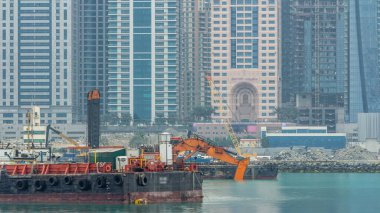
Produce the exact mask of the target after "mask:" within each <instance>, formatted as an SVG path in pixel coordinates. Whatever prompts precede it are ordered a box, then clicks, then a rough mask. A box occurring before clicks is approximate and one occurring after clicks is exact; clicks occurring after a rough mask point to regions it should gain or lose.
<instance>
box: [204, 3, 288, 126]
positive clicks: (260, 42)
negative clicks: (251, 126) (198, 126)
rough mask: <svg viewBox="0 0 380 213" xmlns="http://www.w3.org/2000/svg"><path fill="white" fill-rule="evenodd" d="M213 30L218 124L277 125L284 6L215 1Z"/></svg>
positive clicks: (215, 100)
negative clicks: (222, 122)
mask: <svg viewBox="0 0 380 213" xmlns="http://www.w3.org/2000/svg"><path fill="white" fill-rule="evenodd" d="M210 24H211V78H212V79H213V82H214V85H215V88H216V90H217V91H216V92H215V93H214V96H212V97H211V103H212V106H213V107H214V109H215V110H216V111H215V113H214V115H213V118H214V119H215V120H220V119H225V118H230V119H232V121H243V122H247V121H270V120H275V119H276V114H275V113H274V110H275V108H277V107H278V105H279V102H280V82H279V77H280V60H279V58H280V52H281V51H280V29H279V26H280V2H279V1H278V0H260V1H258V0H245V1H243V0H214V1H212V9H211V23H210ZM219 93H221V95H222V102H221V103H220V102H218V99H219V98H217V97H216V95H219ZM227 104H228V106H227Z"/></svg>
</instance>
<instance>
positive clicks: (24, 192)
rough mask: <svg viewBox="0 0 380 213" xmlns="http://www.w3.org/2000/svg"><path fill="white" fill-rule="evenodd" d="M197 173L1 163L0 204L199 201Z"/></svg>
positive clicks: (199, 192) (91, 164) (200, 186)
mask: <svg viewBox="0 0 380 213" xmlns="http://www.w3.org/2000/svg"><path fill="white" fill-rule="evenodd" d="M202 182H203V179H202V176H201V174H200V173H199V172H196V171H194V172H193V171H149V172H147V171H141V172H133V171H126V172H114V171H111V164H110V163H103V164H99V163H80V164H34V165H33V164H24V165H3V166H2V167H1V170H0V202H15V203H31V202H38V203H63V202H65V203H99V204H105V203H110V204H132V203H135V204H138V203H161V202H201V201H202V199H203V195H202Z"/></svg>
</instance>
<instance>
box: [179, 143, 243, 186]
mask: <svg viewBox="0 0 380 213" xmlns="http://www.w3.org/2000/svg"><path fill="white" fill-rule="evenodd" d="M183 151H190V154H189V155H190V156H191V155H193V154H194V153H195V152H202V153H205V154H206V155H208V156H210V157H213V158H216V159H218V160H221V161H223V162H226V163H229V164H232V165H237V170H236V173H235V177H234V179H235V180H236V181H242V180H243V179H244V173H245V170H246V169H247V166H248V163H249V158H244V159H242V160H239V159H237V158H235V157H233V156H232V155H230V154H229V153H228V152H227V151H226V150H224V148H223V147H220V146H214V145H211V144H210V143H208V142H206V141H205V140H204V139H202V138H187V139H179V141H177V142H176V143H175V144H173V153H174V154H176V155H177V156H178V153H180V152H183ZM188 157H189V156H188V155H187V156H184V159H187V158H188ZM174 160H175V159H174Z"/></svg>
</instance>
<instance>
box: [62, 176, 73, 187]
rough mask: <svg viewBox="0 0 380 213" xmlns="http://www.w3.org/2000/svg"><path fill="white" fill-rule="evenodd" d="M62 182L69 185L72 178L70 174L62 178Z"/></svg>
mask: <svg viewBox="0 0 380 213" xmlns="http://www.w3.org/2000/svg"><path fill="white" fill-rule="evenodd" d="M63 182H64V183H65V184H66V185H71V184H72V183H73V178H72V177H71V176H65V177H64V178H63Z"/></svg>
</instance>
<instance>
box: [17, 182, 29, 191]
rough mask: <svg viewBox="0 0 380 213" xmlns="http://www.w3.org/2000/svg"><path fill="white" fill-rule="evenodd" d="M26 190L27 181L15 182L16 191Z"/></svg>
mask: <svg viewBox="0 0 380 213" xmlns="http://www.w3.org/2000/svg"><path fill="white" fill-rule="evenodd" d="M26 188H28V181H27V180H17V181H16V189H18V190H24V189H26Z"/></svg>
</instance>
